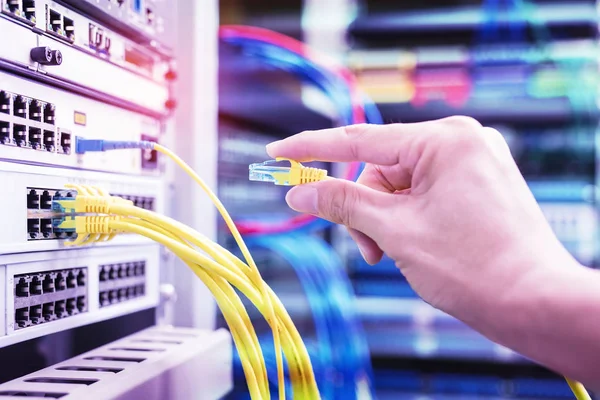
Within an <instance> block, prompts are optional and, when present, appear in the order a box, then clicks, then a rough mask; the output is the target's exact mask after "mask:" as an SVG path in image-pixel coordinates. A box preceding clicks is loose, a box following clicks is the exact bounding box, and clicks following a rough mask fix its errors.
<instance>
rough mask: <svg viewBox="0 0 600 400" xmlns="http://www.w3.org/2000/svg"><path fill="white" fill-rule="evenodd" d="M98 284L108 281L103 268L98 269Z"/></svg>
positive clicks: (106, 272) (106, 273)
mask: <svg viewBox="0 0 600 400" xmlns="http://www.w3.org/2000/svg"><path fill="white" fill-rule="evenodd" d="M99 277H100V282H105V281H106V280H107V279H108V270H107V269H106V268H105V267H100V275H99Z"/></svg>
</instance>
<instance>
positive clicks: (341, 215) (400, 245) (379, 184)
mask: <svg viewBox="0 0 600 400" xmlns="http://www.w3.org/2000/svg"><path fill="white" fill-rule="evenodd" d="M267 151H268V153H269V155H271V156H272V157H285V158H290V159H295V160H298V161H313V160H320V161H332V162H350V161H363V162H366V163H368V164H367V166H366V168H365V170H364V172H363V173H362V175H361V177H360V179H359V180H358V182H357V183H354V182H349V181H344V180H339V179H327V180H325V181H322V182H317V183H312V184H306V185H301V186H296V187H294V188H292V189H291V190H290V191H289V193H288V195H287V197H286V199H287V202H288V204H289V206H290V207H291V208H293V209H294V210H296V211H299V212H303V213H309V214H313V215H316V216H319V217H321V218H324V219H327V220H329V221H332V222H334V223H338V224H343V225H346V226H347V227H348V228H349V229H350V232H351V235H352V237H353V238H354V240H355V241H356V242H357V244H358V246H359V248H360V250H361V253H362V254H363V257H364V258H365V259H366V260H367V262H369V263H370V264H374V263H376V262H378V261H379V260H380V259H381V257H382V254H383V252H385V253H386V254H387V255H388V256H389V257H391V258H392V259H394V260H395V261H396V265H397V266H398V267H399V268H400V270H401V272H402V273H403V274H404V276H405V277H406V279H407V280H408V282H409V283H410V284H411V286H412V287H413V289H414V290H415V291H416V292H417V293H418V294H419V295H420V296H421V297H422V298H423V299H424V300H425V301H427V302H428V303H430V304H432V305H433V306H434V307H436V308H439V309H441V310H443V311H446V312H448V313H450V314H452V315H454V316H456V317H458V318H460V319H462V320H463V321H465V322H467V323H469V324H471V325H472V326H474V327H478V326H477V324H478V321H482V320H484V319H485V317H486V314H489V313H490V312H494V311H497V310H499V307H498V304H499V303H502V302H503V301H504V300H506V301H507V302H510V301H512V299H513V298H514V296H515V295H517V296H518V295H519V293H518V292H519V288H522V289H523V290H525V291H527V290H528V289H526V288H524V287H523V286H522V285H521V283H522V282H525V281H529V282H531V281H532V280H531V279H528V278H529V277H531V276H532V275H534V274H538V273H539V274H543V271H548V270H547V268H552V266H553V265H555V266H557V267H563V266H564V264H569V263H574V260H573V259H572V258H571V257H570V255H569V254H568V253H567V252H566V250H565V249H564V248H563V246H562V245H561V244H560V243H559V242H558V240H557V239H556V237H555V235H554V234H553V232H552V230H551V229H550V227H549V225H548V223H547V222H546V220H545V218H544V216H543V214H542V212H541V210H540V208H539V207H538V205H537V203H536V201H535V199H534V197H533V195H532V194H531V192H530V191H529V188H528V187H527V184H526V183H525V181H524V179H523V177H522V175H521V174H520V172H519V170H518V168H517V166H516V164H515V162H514V160H513V158H512V156H511V154H510V150H509V148H508V146H507V144H506V142H505V140H504V139H503V137H502V136H501V134H500V133H498V132H497V131H496V130H494V129H491V128H484V127H482V126H481V125H480V124H479V123H478V122H476V121H475V120H473V119H470V118H467V117H451V118H446V119H442V120H438V121H431V122H423V123H416V124H393V125H381V126H377V125H357V126H349V127H345V128H335V129H327V130H323V131H309V132H303V133H300V134H298V135H295V136H292V137H290V138H287V139H284V140H282V141H278V142H275V143H271V144H270V145H269V146H268V147H267ZM534 281H535V279H534ZM523 290H521V291H523ZM505 305H506V304H505ZM509 309H510V307H509ZM505 310H506V308H505ZM488 322H489V321H488ZM479 328H481V329H480V330H485V329H484V327H482V326H479Z"/></svg>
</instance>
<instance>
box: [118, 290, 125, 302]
mask: <svg viewBox="0 0 600 400" xmlns="http://www.w3.org/2000/svg"><path fill="white" fill-rule="evenodd" d="M117 293H118V296H119V301H125V300H127V290H126V289H125V288H123V289H119V291H118V292H117Z"/></svg>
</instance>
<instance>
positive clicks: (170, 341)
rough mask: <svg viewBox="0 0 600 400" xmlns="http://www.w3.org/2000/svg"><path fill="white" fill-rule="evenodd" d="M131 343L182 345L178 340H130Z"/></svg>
mask: <svg viewBox="0 0 600 400" xmlns="http://www.w3.org/2000/svg"><path fill="white" fill-rule="evenodd" d="M131 342H132V343H159V344H182V343H183V342H180V341H178V340H161V339H157V340H152V339H136V340H132V341H131Z"/></svg>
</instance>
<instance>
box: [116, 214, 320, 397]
mask: <svg viewBox="0 0 600 400" xmlns="http://www.w3.org/2000/svg"><path fill="white" fill-rule="evenodd" d="M110 212H112V213H115V214H117V215H123V216H125V215H129V216H135V217H138V218H141V219H144V220H149V221H152V222H153V223H156V224H159V225H161V226H162V227H165V226H166V225H168V226H170V229H171V230H172V231H173V230H175V231H176V232H177V236H180V237H185V238H186V239H188V240H190V241H192V242H194V244H196V245H198V246H199V247H200V248H201V249H202V250H203V251H205V252H206V253H208V254H209V255H210V256H211V257H213V258H215V259H216V260H218V261H219V262H220V263H221V266H223V267H225V268H228V269H229V273H230V274H229V275H228V276H227V279H228V280H230V281H231V282H235V285H239V284H243V283H241V281H240V280H239V279H238V278H239V270H236V269H234V268H231V263H226V262H223V259H222V258H221V257H220V256H219V254H218V253H214V251H213V250H214V249H212V248H219V249H221V250H222V253H223V255H224V256H226V257H228V258H229V259H231V260H232V261H233V264H234V265H237V264H242V265H244V264H243V263H242V262H241V260H239V259H238V258H237V257H235V256H234V255H232V254H231V253H230V252H228V251H227V250H225V249H223V248H222V247H221V246H219V245H218V244H216V243H214V242H212V241H209V240H208V239H206V238H204V237H203V236H202V235H200V234H199V233H198V232H196V231H194V230H193V229H192V228H190V227H188V226H186V225H184V224H181V223H180V222H178V221H175V220H173V219H171V218H169V217H166V216H164V215H160V214H157V213H154V212H152V211H148V210H144V209H140V208H137V207H134V206H127V205H120V204H114V205H112V206H111V207H110ZM203 242H204V243H203ZM207 243H210V244H211V245H210V246H207V245H206V244H207ZM211 246H212V248H211ZM244 270H246V271H247V268H244ZM267 288H268V287H267ZM240 290H242V291H243V292H244V294H245V295H246V296H248V292H247V291H246V290H247V289H240ZM268 291H269V292H270V295H271V298H273V301H275V302H277V303H278V306H279V307H278V308H279V309H280V310H281V312H283V313H285V314H286V316H287V320H286V321H285V322H286V328H287V329H290V331H291V332H293V334H294V340H295V341H296V343H299V345H298V347H299V350H300V351H301V352H302V357H303V358H305V359H307V360H309V361H310V358H309V355H308V352H306V349H305V347H304V346H303V344H302V339H301V337H300V335H299V334H298V333H297V331H296V329H295V328H294V325H293V322H292V321H291V318H289V315H287V312H286V311H285V308H284V307H283V305H282V304H281V302H280V301H279V299H278V298H277V296H275V294H274V293H273V292H272V291H271V289H270V288H268ZM253 302H254V301H253ZM261 312H262V314H263V315H265V314H266V313H265V311H264V310H262V309H261ZM300 368H301V369H300V370H299V371H298V376H299V378H298V379H302V380H304V383H303V385H305V386H313V387H316V383H315V380H314V374H313V372H312V367H311V366H310V364H308V365H301V366H300ZM294 372H295V371H291V373H294Z"/></svg>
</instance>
